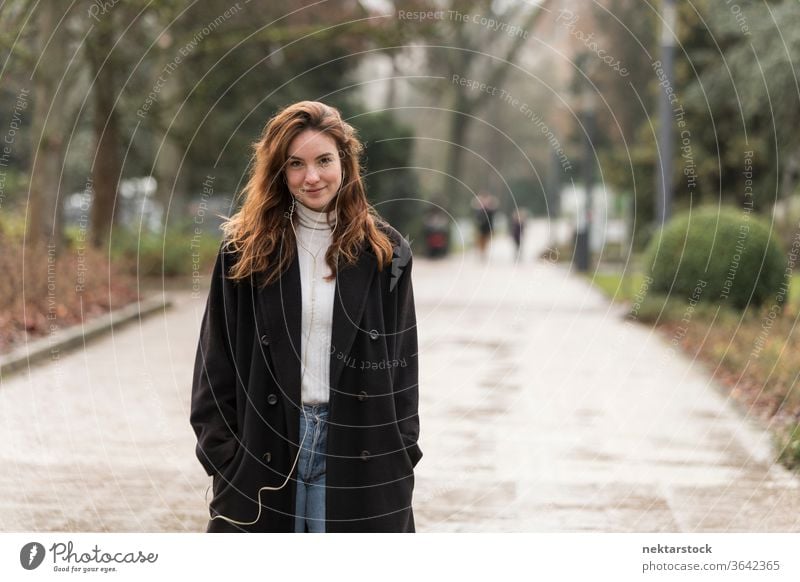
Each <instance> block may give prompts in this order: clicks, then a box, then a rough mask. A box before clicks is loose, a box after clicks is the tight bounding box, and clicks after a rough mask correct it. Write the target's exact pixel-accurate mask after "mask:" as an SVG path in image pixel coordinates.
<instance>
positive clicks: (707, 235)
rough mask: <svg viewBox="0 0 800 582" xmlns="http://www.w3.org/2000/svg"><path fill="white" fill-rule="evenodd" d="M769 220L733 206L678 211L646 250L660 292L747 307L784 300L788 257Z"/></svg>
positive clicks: (683, 297)
mask: <svg viewBox="0 0 800 582" xmlns="http://www.w3.org/2000/svg"><path fill="white" fill-rule="evenodd" d="M770 235H771V232H770V229H769V226H768V224H766V223H765V222H764V221H763V220H762V219H760V218H758V217H756V216H755V215H753V214H751V213H746V212H744V211H742V210H739V209H735V208H731V207H723V208H717V207H705V208H700V209H697V210H692V211H689V212H685V213H682V214H679V215H677V216H675V217H674V218H673V219H672V220H671V221H670V222H669V223H668V224H667V225H666V227H664V229H662V231H661V232H660V233H658V234H657V235H656V236H655V237H654V238H653V240H652V241H651V242H650V244H649V245H648V247H647V251H646V252H645V262H644V265H645V268H646V269H649V273H650V276H651V277H652V278H653V282H652V284H651V289H652V290H653V291H654V292H656V293H664V294H668V295H670V296H672V295H676V296H677V297H678V298H681V300H684V301H697V302H708V303H724V302H729V303H730V304H731V305H732V306H733V307H736V308H739V309H742V308H745V307H747V306H748V305H754V306H759V305H762V304H764V303H765V302H767V301H770V302H774V303H777V304H779V305H782V304H783V302H784V301H785V299H786V291H787V288H788V282H786V283H785V285H786V287H783V284H784V269H785V267H786V258H785V256H784V254H783V252H782V251H781V249H780V247H779V243H778V242H777V241H776V240H775V237H774V236H770Z"/></svg>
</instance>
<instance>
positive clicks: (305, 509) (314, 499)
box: [294, 404, 328, 533]
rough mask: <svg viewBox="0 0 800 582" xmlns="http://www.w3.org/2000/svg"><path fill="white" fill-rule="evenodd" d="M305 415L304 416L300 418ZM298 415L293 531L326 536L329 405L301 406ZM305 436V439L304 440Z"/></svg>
mask: <svg viewBox="0 0 800 582" xmlns="http://www.w3.org/2000/svg"><path fill="white" fill-rule="evenodd" d="M303 411H305V414H303ZM303 411H301V412H300V439H301V443H302V444H301V446H300V458H299V459H298V460H297V502H296V503H295V512H294V513H295V518H294V531H295V533H303V532H304V531H305V528H306V527H308V531H309V532H312V533H324V532H325V455H326V452H327V443H328V438H327V437H328V405H327V404H304V405H303ZM303 435H305V439H303Z"/></svg>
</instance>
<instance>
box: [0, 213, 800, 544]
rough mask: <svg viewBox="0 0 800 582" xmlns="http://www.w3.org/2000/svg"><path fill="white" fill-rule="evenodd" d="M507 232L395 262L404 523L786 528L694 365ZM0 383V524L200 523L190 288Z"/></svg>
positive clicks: (745, 441) (776, 497)
mask: <svg viewBox="0 0 800 582" xmlns="http://www.w3.org/2000/svg"><path fill="white" fill-rule="evenodd" d="M549 238H550V233H548V231H547V226H546V225H545V224H544V223H536V224H534V228H533V231H532V232H531V236H530V237H529V240H528V245H527V247H526V249H525V253H524V256H523V261H522V262H520V263H517V264H515V263H514V261H513V260H512V258H511V255H512V253H511V249H510V244H509V242H508V241H507V240H497V241H496V242H495V244H494V245H493V247H492V253H491V254H492V261H491V262H488V263H482V262H480V261H479V260H478V259H477V257H475V256H474V255H472V254H467V255H463V256H457V257H455V258H452V259H449V260H448V261H446V262H430V261H425V260H423V259H421V258H419V259H418V260H417V261H415V271H414V281H415V292H416V299H417V310H418V319H419V326H420V346H421V405H420V412H421V422H422V438H421V440H420V445H421V447H422V449H423V451H424V454H425V456H424V458H423V460H422V461H421V462H420V464H419V465H418V467H417V488H416V493H415V513H416V520H417V526H418V530H419V531H472V532H477V531H537V532H548V531H641V532H658V531H684V532H698V531H776V532H787V531H800V517H799V516H800V511H798V510H799V509H800V487H798V480H797V478H795V477H793V476H792V475H790V474H789V473H788V472H786V471H784V470H783V469H781V468H780V467H779V466H776V465H774V464H773V463H772V461H771V459H772V453H771V451H770V447H769V438H768V437H767V436H766V435H765V434H764V433H763V432H762V431H761V430H759V429H758V428H757V427H756V426H753V425H752V424H751V423H750V422H749V421H748V420H747V419H746V418H744V417H743V416H742V415H741V414H739V413H738V412H736V411H734V410H733V408H732V406H731V405H730V404H729V403H728V402H727V401H726V398H725V397H724V396H722V395H721V393H720V392H719V391H718V390H717V388H716V387H715V386H714V385H713V384H711V383H709V381H708V374H707V373H706V372H705V371H704V370H703V369H702V367H701V365H700V364H699V363H696V362H692V361H691V360H690V359H688V358H685V357H684V356H683V355H681V354H679V353H676V352H675V351H673V350H671V349H670V348H669V344H668V342H666V341H665V340H664V339H662V338H661V337H660V336H659V335H657V334H654V333H651V331H650V330H649V329H647V328H646V327H644V326H638V325H635V324H631V323H626V322H624V321H623V320H622V319H620V312H619V310H618V308H616V307H612V306H610V304H609V303H608V301H606V300H605V299H603V298H602V297H601V296H600V295H599V294H598V293H596V292H595V291H594V290H593V289H592V288H590V287H589V286H588V285H587V284H585V283H584V282H583V281H582V280H580V279H579V278H577V277H575V276H574V275H572V274H570V273H569V271H568V269H566V268H564V267H562V266H556V265H552V264H548V263H541V262H535V261H534V260H533V259H532V257H533V255H534V253H536V252H538V250H540V249H541V248H543V247H544V246H546V243H547V240H548V239H549ZM175 299H176V301H175V304H176V307H175V308H174V309H172V310H170V311H168V312H166V313H164V314H162V315H158V316H154V317H151V318H149V319H147V320H145V321H144V322H142V323H141V325H132V326H130V327H127V328H125V329H123V330H121V331H119V332H117V333H115V334H114V335H113V336H109V337H108V338H106V339H103V340H99V341H97V342H94V343H92V344H91V345H89V346H87V348H86V350H85V351H83V352H79V353H73V354H69V355H64V356H63V357H61V358H60V359H59V360H57V361H54V362H51V363H49V364H46V365H42V366H38V367H36V368H34V369H33V370H31V372H30V373H29V374H22V375H17V376H14V377H12V378H10V379H8V380H6V381H4V382H3V383H2V385H0V439H2V440H3V442H4V445H5V446H4V447H3V448H2V451H0V463H2V466H3V467H4V469H5V470H4V471H2V472H0V504H1V509H2V514H1V516H0V530H2V531H19V530H34V531H63V530H74V531H146V532H151V531H201V530H202V528H203V527H204V524H205V520H206V515H207V513H206V507H205V504H204V503H205V502H204V495H205V493H206V488H207V486H208V484H209V482H210V480H209V479H208V478H207V477H206V476H205V473H204V472H203V471H202V469H201V468H200V465H199V463H197V461H196V460H195V458H194V452H193V448H194V435H193V433H192V431H191V428H190V427H189V424H188V414H189V409H188V407H189V390H190V382H191V369H192V364H193V360H194V350H195V346H196V339H197V333H198V329H199V324H200V318H201V316H202V310H203V307H204V302H205V297H204V296H203V298H202V299H192V297H191V296H190V294H189V293H180V294H176V295H175Z"/></svg>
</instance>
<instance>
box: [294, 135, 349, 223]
mask: <svg viewBox="0 0 800 582" xmlns="http://www.w3.org/2000/svg"><path fill="white" fill-rule="evenodd" d="M286 184H287V185H288V186H289V191H290V192H291V193H292V194H293V195H294V196H295V197H296V198H297V199H298V200H299V201H300V202H301V203H302V204H303V205H305V206H307V207H308V208H311V209H312V210H316V211H323V210H331V208H326V207H327V206H328V203H329V202H330V201H331V200H333V198H334V197H335V196H336V193H337V192H338V191H339V186H341V184H342V164H341V160H339V151H338V148H337V147H336V141H334V139H333V138H332V137H330V136H328V135H325V134H324V133H322V132H319V131H316V130H313V129H306V130H304V131H302V132H301V133H299V134H298V135H296V136H295V138H294V139H293V140H292V141H291V143H290V144H289V158H288V159H287V161H286Z"/></svg>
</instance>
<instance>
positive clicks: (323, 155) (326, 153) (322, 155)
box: [289, 152, 333, 161]
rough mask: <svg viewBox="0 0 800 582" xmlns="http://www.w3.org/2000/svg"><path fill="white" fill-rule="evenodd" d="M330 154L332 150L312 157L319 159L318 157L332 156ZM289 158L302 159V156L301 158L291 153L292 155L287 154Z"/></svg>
mask: <svg viewBox="0 0 800 582" xmlns="http://www.w3.org/2000/svg"><path fill="white" fill-rule="evenodd" d="M332 155H333V152H325V153H324V154H320V155H318V156H317V157H316V158H314V159H316V160H318V159H320V158H324V157H325V156H332ZM289 159H290V160H291V159H295V160H301V161H302V160H303V158H301V157H299V156H294V155H292V156H289Z"/></svg>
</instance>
